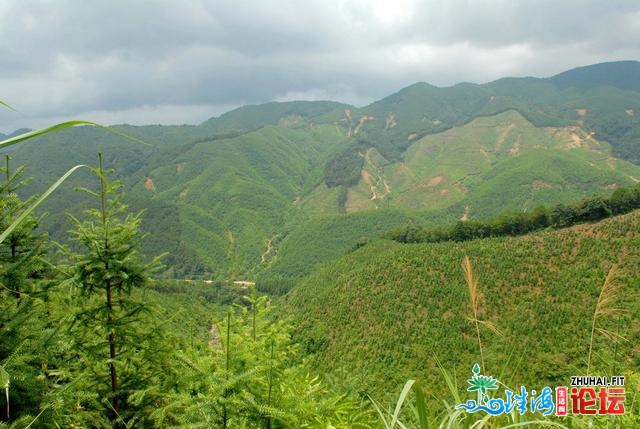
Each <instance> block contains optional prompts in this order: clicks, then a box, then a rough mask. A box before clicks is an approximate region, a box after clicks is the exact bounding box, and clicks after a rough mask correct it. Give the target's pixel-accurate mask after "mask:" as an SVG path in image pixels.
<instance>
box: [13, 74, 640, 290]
mask: <svg viewBox="0 0 640 429" xmlns="http://www.w3.org/2000/svg"><path fill="white" fill-rule="evenodd" d="M636 68H637V63H636V62H622V63H613V64H608V65H599V66H591V67H587V68H584V69H578V70H574V71H569V72H567V73H565V74H561V75H558V76H557V77H554V78H550V79H537V78H505V79H500V80H497V81H495V82H491V83H487V84H483V85H476V84H469V83H464V84H459V85H456V86H453V87H450V88H438V87H435V86H431V85H428V84H426V83H417V84H414V85H412V86H409V87H407V88H405V89H402V90H401V91H399V92H397V93H396V94H393V95H390V96H389V97H386V98H384V99H382V100H379V101H377V102H375V103H373V104H371V105H369V106H365V107H363V108H355V107H353V106H348V105H345V104H341V103H335V102H330V101H314V102H306V101H305V102H287V103H267V104H264V105H260V106H245V107H241V108H239V109H235V110H233V111H231V112H228V113H225V114H223V115H221V116H220V117H218V118H212V119H210V120H208V121H206V122H204V123H203V124H200V125H197V126H193V125H184V126H159V125H153V126H142V127H138V126H129V125H122V126H117V127H116V128H117V129H118V130H121V131H124V132H126V133H128V134H130V135H132V136H134V137H137V138H140V139H142V140H144V141H145V142H147V143H148V145H140V144H135V143H132V142H130V141H126V140H124V139H122V138H120V137H118V136H115V135H113V134H110V133H106V132H104V131H103V130H100V129H95V128H92V127H79V128H74V129H70V130H66V131H64V132H62V133H59V134H56V135H52V136H49V137H46V138H41V139H38V140H36V141H33V142H28V143H26V144H24V145H21V146H19V147H17V148H16V149H15V150H14V151H12V152H11V154H12V157H13V161H12V163H13V165H14V166H18V165H21V164H25V165H27V167H28V170H27V175H30V176H32V177H33V181H32V182H31V184H30V185H29V186H28V187H26V188H25V189H24V195H30V194H32V193H38V192H42V191H43V190H44V189H46V187H47V186H48V185H49V184H50V183H52V182H53V181H54V180H55V179H56V178H57V177H59V176H60V175H62V174H63V173H64V172H65V171H67V170H68V169H69V168H70V167H72V166H73V165H76V164H80V163H85V164H95V162H96V154H97V152H99V151H101V152H103V153H104V154H105V157H104V159H105V165H106V166H107V167H109V168H114V169H115V170H116V175H117V177H118V178H119V179H120V180H121V181H122V182H123V184H124V187H125V190H126V191H127V196H126V200H127V202H128V203H129V205H130V206H131V207H132V208H133V209H134V210H146V215H145V218H144V219H145V220H144V222H143V225H142V227H143V229H144V230H145V231H146V232H149V233H150V238H149V240H147V242H146V244H145V247H146V248H145V250H146V251H147V253H150V254H154V253H159V252H161V251H167V252H169V254H170V257H169V258H168V260H167V265H168V270H167V272H166V273H165V274H166V275H168V276H173V277H178V278H185V277H186V278H191V277H201V276H204V277H207V278H210V277H213V278H217V279H224V280H229V279H230V278H236V277H251V278H256V277H261V278H268V277H269V276H270V275H271V274H273V276H272V277H273V278H280V277H283V278H288V279H298V278H300V277H302V276H304V275H307V274H309V273H310V272H311V271H312V270H313V268H314V267H316V266H318V265H319V264H322V263H324V262H328V261H331V260H333V259H335V258H338V257H340V256H342V255H343V254H344V252H346V251H348V250H349V249H352V248H353V247H354V246H358V245H360V244H361V243H362V242H363V240H366V239H372V238H375V237H376V236H378V235H379V234H381V233H383V232H385V231H386V230H389V229H393V228H396V227H398V226H402V224H406V223H408V222H416V223H417V224H421V225H424V226H431V225H436V224H438V223H450V222H451V221H453V220H457V219H461V218H462V219H472V218H482V217H487V216H493V215H495V214H497V213H500V212H502V211H504V210H513V211H530V210H532V209H533V208H535V207H536V206H537V205H540V204H545V205H547V206H550V205H554V204H557V203H562V202H573V201H575V200H577V199H580V198H583V197H587V196H591V195H594V194H599V195H606V196H608V195H610V194H611V192H612V191H613V190H614V189H615V188H616V187H620V186H628V185H631V184H633V183H635V182H637V181H638V180H640V167H639V166H638V164H640V158H639V157H638V154H639V153H640V146H639V145H640V122H639V121H638V116H637V114H636V112H638V111H640V93H639V92H638V91H636V90H635V89H634V87H633V85H632V84H631V83H628V82H632V81H633V79H632V78H628V79H626V80H624V81H621V83H620V84H619V85H617V86H616V85H611V82H610V81H607V80H606V79H605V78H606V76H608V75H610V76H614V77H615V76H633V70H635V69H636ZM603 70H605V71H606V73H605V72H604V71H603ZM621 79H622V78H621ZM624 82H627V83H624ZM634 163H635V164H634ZM85 182H86V176H82V175H78V176H77V177H75V178H74V179H73V180H72V181H71V182H69V185H68V186H65V187H64V189H62V190H61V191H60V192H59V193H58V194H57V196H56V198H55V199H51V200H50V201H48V202H47V204H46V205H45V206H44V210H46V211H47V212H49V216H48V217H47V218H46V219H45V221H44V226H45V227H46V228H47V230H48V231H49V232H50V233H51V234H52V236H53V237H54V238H56V239H60V237H62V236H63V235H64V233H65V231H66V230H68V229H69V226H70V224H69V222H68V220H67V219H66V215H65V212H66V211H68V210H71V211H77V210H80V209H81V208H82V206H83V201H84V195H82V194H78V193H76V192H74V191H73V188H74V186H79V185H81V184H83V183H85ZM274 276H275V277H274Z"/></svg>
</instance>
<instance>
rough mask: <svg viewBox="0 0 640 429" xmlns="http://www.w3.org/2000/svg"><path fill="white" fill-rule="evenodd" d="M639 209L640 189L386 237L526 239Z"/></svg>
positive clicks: (405, 230)
mask: <svg viewBox="0 0 640 429" xmlns="http://www.w3.org/2000/svg"><path fill="white" fill-rule="evenodd" d="M636 209H640V185H636V186H635V187H632V188H618V189H616V190H615V192H614V193H613V194H612V195H611V198H603V197H592V198H588V199H584V200H582V201H580V202H578V203H574V204H568V205H565V204H559V205H557V206H554V207H552V208H548V207H545V206H538V207H536V208H535V209H534V210H533V211H531V212H529V213H503V214H502V215H500V216H499V217H497V218H492V219H487V220H476V221H458V222H457V223H456V224H455V225H453V226H449V227H442V226H440V227H436V228H424V227H417V226H405V227H403V228H400V229H397V230H393V231H390V232H388V233H387V234H385V237H386V238H390V239H392V240H395V241H398V242H400V243H437V242H439V241H465V240H473V239H476V238H487V237H499V236H505V235H523V234H528V233H530V232H533V231H537V230H541V229H544V228H548V227H552V228H564V227H568V226H572V225H575V224H577V223H581V222H593V221H598V220H602V219H606V218H608V217H610V216H613V215H619V214H622V213H628V212H630V211H632V210H636Z"/></svg>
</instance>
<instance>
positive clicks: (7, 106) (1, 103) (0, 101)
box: [0, 100, 16, 112]
mask: <svg viewBox="0 0 640 429" xmlns="http://www.w3.org/2000/svg"><path fill="white" fill-rule="evenodd" d="M0 105H1V106H4V107H6V108H7V109H11V110H13V111H14V112H15V111H16V109H14V108H13V107H11V106H10V105H9V104H7V103H5V102H4V101H2V100H0Z"/></svg>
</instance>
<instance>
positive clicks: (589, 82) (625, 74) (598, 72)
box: [548, 61, 640, 91]
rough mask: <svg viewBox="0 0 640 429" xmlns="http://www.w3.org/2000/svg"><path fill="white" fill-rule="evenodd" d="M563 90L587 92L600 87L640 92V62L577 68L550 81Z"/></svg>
mask: <svg viewBox="0 0 640 429" xmlns="http://www.w3.org/2000/svg"><path fill="white" fill-rule="evenodd" d="M548 80H549V81H551V82H552V83H554V84H555V85H557V86H559V87H563V88H570V87H574V88H578V89H581V90H586V89H590V88H595V87H599V86H612V87H615V88H619V89H625V90H632V91H640V62H639V61H613V62H607V63H599V64H592V65H588V66H583V67H576V68H574V69H571V70H567V71H565V72H562V73H559V74H557V75H555V76H552V77H550V78H549V79H548Z"/></svg>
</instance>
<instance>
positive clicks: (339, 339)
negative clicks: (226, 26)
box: [287, 210, 640, 409]
mask: <svg viewBox="0 0 640 429" xmlns="http://www.w3.org/2000/svg"><path fill="white" fill-rule="evenodd" d="M639 222H640V212H638V211H637V210H636V211H635V212H633V213H631V214H627V215H622V216H617V217H614V218H611V219H607V220H605V221H601V222H599V223H595V224H584V225H579V226H574V227H572V228H567V229H563V230H559V231H544V232H538V233H535V234H531V235H527V236H523V237H513V238H505V237H502V238H489V239H480V240H473V241H467V242H447V243H433V244H431V243H425V244H412V245H404V244H398V243H394V242H390V241H382V240H376V241H373V242H371V243H369V244H367V245H365V246H363V247H361V248H359V249H358V250H356V251H354V252H352V253H350V254H349V255H347V256H345V257H343V258H342V259H340V260H338V261H335V262H334V263H332V264H331V265H326V266H324V267H322V268H321V269H319V270H318V271H316V272H315V273H314V274H313V275H311V276H310V277H308V278H307V279H305V280H304V281H303V282H301V284H300V285H299V286H298V287H296V288H295V289H294V290H293V291H292V292H291V293H290V294H289V295H288V296H287V309H288V310H289V311H291V312H292V313H293V314H294V323H295V326H296V327H297V329H296V331H295V336H294V338H295V339H296V340H297V341H299V342H300V343H301V344H302V345H303V346H304V347H305V349H306V350H308V351H309V352H314V353H316V354H317V356H318V366H319V368H321V369H322V370H323V371H326V372H329V373H334V374H339V373H340V371H341V369H340V367H336V362H340V363H341V365H342V366H344V367H345V368H348V370H349V371H350V373H351V374H352V375H354V376H355V380H358V382H357V388H360V389H364V390H366V391H369V392H371V394H372V395H373V396H374V397H376V398H377V400H381V399H385V396H384V395H385V392H389V391H391V390H393V389H394V388H395V387H396V386H398V385H401V383H403V382H404V381H406V380H407V379H410V378H412V379H413V378H419V379H421V380H424V381H425V383H428V385H429V386H430V388H429V394H430V399H429V401H430V405H431V406H432V407H435V409H438V408H439V407H440V405H439V404H438V403H437V401H435V402H434V399H433V397H436V398H437V397H441V396H442V395H444V394H445V392H446V391H447V390H448V389H447V388H446V384H445V383H444V381H443V379H442V378H440V377H438V376H437V374H438V369H437V367H436V366H435V365H433V364H432V363H431V362H432V357H434V356H435V357H436V358H437V359H438V360H441V361H443V362H446V365H447V368H448V369H450V371H451V373H452V377H454V378H461V377H463V376H464V374H466V372H467V371H468V368H469V366H470V365H471V364H472V363H473V362H477V361H478V358H479V356H478V339H477V335H476V332H475V328H474V324H471V323H468V315H469V311H468V310H467V308H466V306H463V305H461V303H463V302H465V301H467V291H466V290H465V289H466V288H465V286H464V284H465V279H464V276H463V273H462V270H461V269H460V261H461V260H462V259H463V257H464V255H468V256H469V258H470V260H471V263H472V265H473V274H474V277H476V276H477V278H478V279H479V291H480V293H479V294H478V296H481V297H482V299H481V300H480V301H479V303H478V306H477V307H478V308H477V314H478V316H477V319H478V320H479V321H481V322H491V323H493V324H495V325H496V326H498V327H499V329H500V332H501V334H502V335H499V334H497V333H495V332H494V331H493V330H487V329H485V330H484V331H482V332H481V336H482V347H483V350H484V352H483V353H484V356H485V361H486V362H485V364H486V367H487V369H488V373H490V374H496V375H499V376H498V377H497V378H499V379H500V380H502V381H504V382H505V383H508V384H509V385H530V386H537V387H541V386H542V385H565V384H566V383H567V382H568V377H569V376H570V375H574V374H581V373H584V372H585V370H586V367H587V355H588V349H589V343H590V340H589V338H590V331H591V321H592V318H593V313H594V309H595V306H596V302H597V301H598V296H599V294H600V290H601V285H602V284H603V282H604V279H605V277H606V273H607V272H608V270H609V268H610V267H611V266H612V265H613V264H616V265H618V266H619V270H618V276H617V280H618V283H619V288H620V289H619V293H618V294H617V295H616V296H617V297H618V298H617V300H616V302H615V303H614V304H615V305H613V307H615V308H624V309H625V312H624V313H622V314H621V315H620V319H619V320H618V319H612V318H608V319H607V318H602V319H598V320H599V321H598V328H603V329H606V330H608V331H610V332H618V333H619V336H620V337H624V338H627V339H629V340H631V339H633V338H636V337H637V335H638V332H640V325H639V324H638V320H640V319H639V318H638V312H639V308H638V305H637V302H638V301H637V299H638V296H637V295H638V290H637V288H636V287H635V286H634V285H635V283H637V269H636V267H637V266H638V264H639V263H640V253H639V252H638V249H640V247H638V244H640V237H639V236H638V231H640V229H639V228H638V226H639V225H640V223H639ZM532 321H535V323H532ZM485 326H486V324H484V323H482V324H481V329H484V327H485ZM567 327H570V328H567ZM567 329H570V332H571V335H567ZM609 338H610V337H609ZM617 338H619V337H617ZM632 343H633V341H616V342H615V344H617V345H616V347H615V348H614V347H612V346H611V343H608V342H607V339H606V337H602V336H596V337H595V338H594V344H593V349H594V350H596V351H597V352H596V353H594V356H597V358H596V360H597V362H592V363H591V367H592V369H591V373H596V372H597V373H599V374H609V373H611V370H612V365H611V363H612V361H613V360H615V361H617V362H619V364H618V365H617V368H616V371H619V372H620V371H623V372H629V371H633V370H634V369H636V368H637V362H635V360H634V357H633V356H634V353H635V352H634V346H633V345H632ZM614 355H615V357H614ZM390 367H392V368H393V371H390V370H389V368H390ZM496 368H502V373H501V374H498V373H497V370H496ZM373 380H375V381H373Z"/></svg>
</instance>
